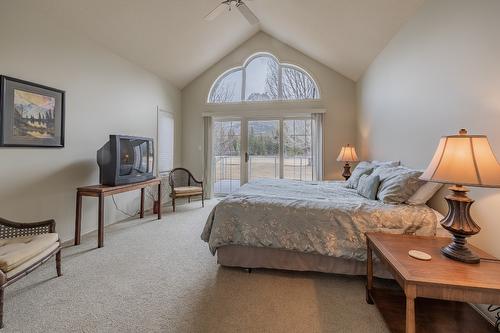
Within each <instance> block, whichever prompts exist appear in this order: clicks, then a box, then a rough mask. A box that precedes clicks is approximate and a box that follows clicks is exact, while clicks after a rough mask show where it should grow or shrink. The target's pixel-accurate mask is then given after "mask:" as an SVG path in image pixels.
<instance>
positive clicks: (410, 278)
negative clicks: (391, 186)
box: [366, 233, 500, 333]
mask: <svg viewBox="0 0 500 333" xmlns="http://www.w3.org/2000/svg"><path fill="white" fill-rule="evenodd" d="M366 242H367V251H368V252H367V273H368V274H367V285H366V291H367V294H366V300H367V302H368V303H370V304H373V303H375V304H376V305H377V307H378V309H379V310H380V312H381V314H382V316H383V317H384V320H385V322H386V324H387V326H388V327H389V329H390V330H391V332H406V333H415V332H422V333H423V332H434V333H437V332H474V333H478V332H495V329H494V328H493V326H491V325H490V324H489V323H488V322H487V321H486V320H485V319H484V318H482V317H481V316H480V315H479V314H478V313H477V312H476V311H474V310H473V309H472V308H471V307H470V306H469V305H468V304H466V303H462V302H470V303H474V304H500V278H499V276H500V262H498V261H496V258H494V257H492V256H490V255H489V254H487V253H486V252H484V251H481V250H479V249H478V248H475V247H474V246H470V248H471V249H472V250H473V251H474V252H475V253H476V254H478V255H479V256H480V257H481V258H484V260H483V259H481V263H479V264H466V263H462V262H459V261H454V260H451V259H448V258H446V257H445V256H443V255H442V254H441V252H440V249H441V247H443V246H445V245H448V243H449V242H450V239H449V238H444V237H423V236H410V235H393V234H383V233H367V234H366ZM409 250H419V251H423V252H426V253H428V254H430V255H431V256H432V259H431V260H430V261H422V260H417V259H414V258H412V257H410V256H409V255H408V251H409ZM373 252H374V253H375V254H376V255H377V257H378V258H379V259H380V261H381V262H382V263H384V264H386V267H387V268H388V269H389V271H390V272H391V274H392V275H393V276H394V278H395V279H396V281H397V282H398V284H399V285H400V286H401V288H402V289H403V292H404V296H403V297H401V298H399V299H398V297H394V293H391V291H386V290H384V289H377V288H373V255H372V253H373ZM415 299H417V301H415ZM431 299H432V300H431ZM405 302H406V311H405V306H404V304H405ZM416 319H418V320H416Z"/></svg>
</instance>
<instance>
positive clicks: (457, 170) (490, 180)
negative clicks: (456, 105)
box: [420, 129, 500, 264]
mask: <svg viewBox="0 0 500 333" xmlns="http://www.w3.org/2000/svg"><path fill="white" fill-rule="evenodd" d="M420 179H423V180H427V181H431V182H437V183H444V184H452V185H453V186H451V187H450V188H449V189H450V190H451V191H452V192H453V193H452V194H451V195H448V196H446V197H445V199H446V201H447V202H448V214H447V215H446V217H445V218H444V219H443V220H442V221H441V225H442V226H443V227H444V228H445V229H446V230H448V231H449V232H450V233H451V234H452V235H453V242H452V243H451V244H449V245H448V246H445V247H443V248H442V249H441V252H442V253H443V254H444V255H445V256H447V257H449V258H451V259H454V260H458V261H463V262H466V263H470V264H476V263H479V257H478V256H477V255H475V254H474V253H472V251H471V250H470V249H469V248H468V247H467V237H469V236H472V235H475V234H477V233H478V232H479V231H480V230H481V228H480V227H479V226H478V225H477V224H476V223H475V222H474V220H473V219H472V217H471V216H470V206H471V205H472V203H473V202H474V200H472V199H470V198H469V197H468V196H467V192H468V191H469V190H468V189H467V188H466V187H465V186H464V185H468V186H478V187H500V165H499V164H498V162H497V160H496V158H495V155H494V154H493V151H492V150H491V147H490V144H489V142H488V138H487V137H486V136H485V135H468V134H467V130H465V129H461V130H460V132H459V135H450V136H444V137H442V138H441V140H440V141H439V145H438V147H437V149H436V152H435V153H434V157H433V158H432V161H431V163H430V164H429V166H428V167H427V170H425V172H424V173H423V174H422V176H421V177H420Z"/></svg>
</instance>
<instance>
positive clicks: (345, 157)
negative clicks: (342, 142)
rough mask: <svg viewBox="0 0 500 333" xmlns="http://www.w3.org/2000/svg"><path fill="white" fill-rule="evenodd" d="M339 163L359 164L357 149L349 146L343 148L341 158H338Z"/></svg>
mask: <svg viewBox="0 0 500 333" xmlns="http://www.w3.org/2000/svg"><path fill="white" fill-rule="evenodd" d="M337 161H342V162H357V161H358V155H356V149H355V148H354V147H351V146H349V145H347V146H344V147H342V149H341V150H340V154H339V157H337Z"/></svg>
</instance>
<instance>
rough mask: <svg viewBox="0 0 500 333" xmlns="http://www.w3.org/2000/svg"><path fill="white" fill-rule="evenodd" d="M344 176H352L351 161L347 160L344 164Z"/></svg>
mask: <svg viewBox="0 0 500 333" xmlns="http://www.w3.org/2000/svg"><path fill="white" fill-rule="evenodd" d="M342 177H344V178H345V180H348V179H349V178H350V177H351V166H350V165H349V162H345V164H344V172H342Z"/></svg>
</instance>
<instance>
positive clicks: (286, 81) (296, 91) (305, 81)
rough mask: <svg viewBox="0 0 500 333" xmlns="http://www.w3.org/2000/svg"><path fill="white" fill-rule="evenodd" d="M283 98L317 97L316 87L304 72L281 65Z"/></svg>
mask: <svg viewBox="0 0 500 333" xmlns="http://www.w3.org/2000/svg"><path fill="white" fill-rule="evenodd" d="M282 81H283V88H282V89H283V99H288V100H290V99H292V100H293V99H318V98H319V94H318V88H317V87H316V84H315V83H314V81H313V80H312V79H311V78H310V77H309V75H307V74H306V73H304V72H302V71H300V70H298V69H295V68H292V67H283V69H282Z"/></svg>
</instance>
